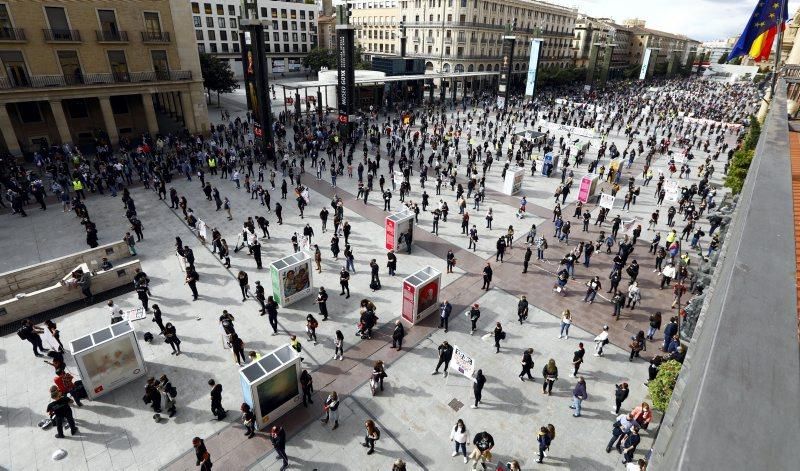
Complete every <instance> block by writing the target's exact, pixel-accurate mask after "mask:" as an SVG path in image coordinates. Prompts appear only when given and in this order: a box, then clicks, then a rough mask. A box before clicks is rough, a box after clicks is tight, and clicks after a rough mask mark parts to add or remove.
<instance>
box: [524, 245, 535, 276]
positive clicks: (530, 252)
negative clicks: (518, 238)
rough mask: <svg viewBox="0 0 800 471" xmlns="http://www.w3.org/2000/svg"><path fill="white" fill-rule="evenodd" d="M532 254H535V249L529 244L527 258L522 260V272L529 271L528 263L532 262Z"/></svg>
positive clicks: (526, 252)
mask: <svg viewBox="0 0 800 471" xmlns="http://www.w3.org/2000/svg"><path fill="white" fill-rule="evenodd" d="M531 256H533V250H531V246H530V245H528V246H527V247H526V248H525V258H523V260H522V273H528V264H529V263H531Z"/></svg>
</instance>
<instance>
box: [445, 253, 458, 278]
mask: <svg viewBox="0 0 800 471" xmlns="http://www.w3.org/2000/svg"><path fill="white" fill-rule="evenodd" d="M455 266H456V256H455V254H454V253H453V251H452V250H448V251H447V273H453V267H455Z"/></svg>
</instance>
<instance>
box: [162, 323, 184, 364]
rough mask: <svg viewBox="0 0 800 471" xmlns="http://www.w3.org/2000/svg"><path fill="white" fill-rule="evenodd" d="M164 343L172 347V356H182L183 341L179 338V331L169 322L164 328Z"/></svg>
mask: <svg viewBox="0 0 800 471" xmlns="http://www.w3.org/2000/svg"><path fill="white" fill-rule="evenodd" d="M164 343H167V344H169V346H170V347H172V352H171V353H170V355H176V356H177V355H180V354H181V339H180V338H178V331H177V330H176V329H175V326H174V325H172V322H167V325H165V326H164Z"/></svg>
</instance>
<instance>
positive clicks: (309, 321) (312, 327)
mask: <svg viewBox="0 0 800 471" xmlns="http://www.w3.org/2000/svg"><path fill="white" fill-rule="evenodd" d="M317 327H319V322H317V319H316V318H315V317H314V315H313V314H311V313H309V314H308V315H307V316H306V338H307V339H308V340H309V341H313V342H314V345H316V344H317Z"/></svg>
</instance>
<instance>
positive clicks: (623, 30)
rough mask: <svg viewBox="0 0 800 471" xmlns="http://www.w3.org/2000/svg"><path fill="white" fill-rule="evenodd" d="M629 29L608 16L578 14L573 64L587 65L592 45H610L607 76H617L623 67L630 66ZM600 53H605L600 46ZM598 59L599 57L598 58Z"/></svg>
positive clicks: (621, 72) (578, 65)
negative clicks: (598, 16) (597, 16)
mask: <svg viewBox="0 0 800 471" xmlns="http://www.w3.org/2000/svg"><path fill="white" fill-rule="evenodd" d="M631 36H632V33H631V29H630V28H629V27H627V26H625V25H621V24H617V23H615V22H614V20H611V19H609V18H592V17H589V16H585V15H580V16H579V17H578V20H577V21H576V23H575V39H574V40H573V50H574V51H575V66H576V67H587V66H588V65H589V57H590V54H591V52H592V46H593V45H601V46H607V45H611V46H612V49H611V62H610V66H609V77H611V78H619V77H621V76H622V74H623V73H624V71H625V69H627V68H629V67H631V65H632V64H631V57H630V53H631V43H632V37H631ZM601 49H602V50H601V51H600V52H599V54H600V55H603V54H604V53H605V51H606V50H605V49H604V48H602V47H601ZM598 60H600V59H598Z"/></svg>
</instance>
